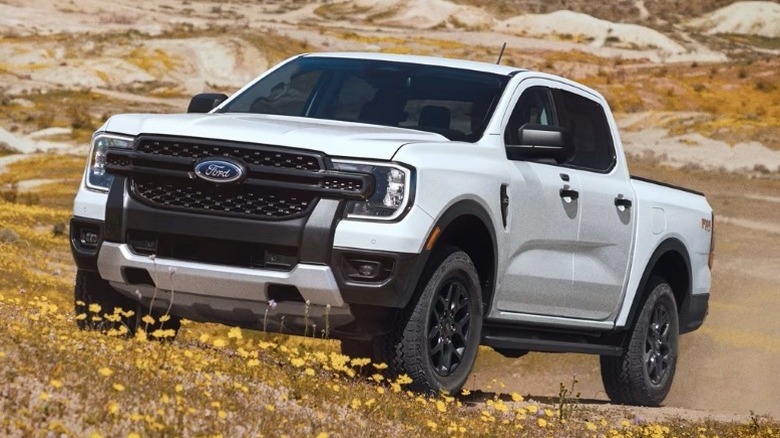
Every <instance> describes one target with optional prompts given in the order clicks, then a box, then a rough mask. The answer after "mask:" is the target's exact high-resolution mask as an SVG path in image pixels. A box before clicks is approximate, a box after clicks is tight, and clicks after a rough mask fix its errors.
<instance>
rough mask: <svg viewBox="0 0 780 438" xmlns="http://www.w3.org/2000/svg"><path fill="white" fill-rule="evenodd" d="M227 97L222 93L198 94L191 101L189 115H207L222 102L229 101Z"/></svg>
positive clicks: (188, 108)
mask: <svg viewBox="0 0 780 438" xmlns="http://www.w3.org/2000/svg"><path fill="white" fill-rule="evenodd" d="M227 98H228V97H227V95H225V94H222V93H201V94H196V95H195V96H193V97H192V100H190V105H189V106H188V107H187V112H188V113H207V112H209V111H211V110H213V109H214V108H216V107H217V106H219V104H221V103H222V102H224V101H226V100H227Z"/></svg>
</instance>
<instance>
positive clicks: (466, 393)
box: [460, 388, 471, 396]
mask: <svg viewBox="0 0 780 438" xmlns="http://www.w3.org/2000/svg"><path fill="white" fill-rule="evenodd" d="M460 394H461V395H464V396H466V395H469V394H471V391H469V390H468V389H466V388H463V389H462V390H461V391H460Z"/></svg>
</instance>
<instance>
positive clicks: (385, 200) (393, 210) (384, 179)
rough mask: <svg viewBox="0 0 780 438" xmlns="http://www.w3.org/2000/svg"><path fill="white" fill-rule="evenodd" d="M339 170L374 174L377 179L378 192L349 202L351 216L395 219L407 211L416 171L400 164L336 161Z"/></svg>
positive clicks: (376, 189)
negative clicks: (363, 199) (362, 199)
mask: <svg viewBox="0 0 780 438" xmlns="http://www.w3.org/2000/svg"><path fill="white" fill-rule="evenodd" d="M333 167H334V168H335V169H336V170H341V171H345V172H360V173H370V174H372V175H373V176H374V180H375V182H376V184H375V187H374V193H373V194H372V195H371V196H370V197H369V198H368V199H366V200H365V201H349V202H348V203H347V217H350V218H359V219H374V220H386V221H389V220H393V219H396V218H398V217H399V216H401V215H402V214H403V213H404V212H405V211H406V206H407V205H408V204H409V198H410V197H411V190H412V187H411V185H412V170H410V169H407V168H406V167H403V166H400V165H398V164H395V163H392V164H389V163H388V164H384V163H383V164H377V163H367V162H359V161H337V160H333Z"/></svg>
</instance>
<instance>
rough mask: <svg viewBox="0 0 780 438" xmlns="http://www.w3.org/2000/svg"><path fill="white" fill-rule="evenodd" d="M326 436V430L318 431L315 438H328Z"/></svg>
mask: <svg viewBox="0 0 780 438" xmlns="http://www.w3.org/2000/svg"><path fill="white" fill-rule="evenodd" d="M328 436H329V435H328V433H327V432H320V433H318V434H317V438H328Z"/></svg>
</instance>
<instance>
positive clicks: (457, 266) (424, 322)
mask: <svg viewBox="0 0 780 438" xmlns="http://www.w3.org/2000/svg"><path fill="white" fill-rule="evenodd" d="M422 278H423V279H427V281H426V282H425V283H424V284H422V285H421V287H423V289H422V291H421V293H420V294H419V298H418V299H417V301H416V303H414V304H413V306H414V307H412V308H410V309H409V311H408V312H406V316H405V318H403V320H402V321H401V323H400V324H398V325H397V326H396V329H395V331H394V332H393V333H391V335H390V336H388V337H387V339H386V341H385V343H384V345H383V347H384V348H381V349H382V350H383V351H384V354H383V356H385V358H386V359H388V360H387V362H388V364H390V365H391V366H392V370H393V372H394V374H403V373H405V374H408V375H409V376H410V377H411V378H412V380H413V381H414V383H413V386H414V387H415V389H418V390H421V391H424V392H431V393H438V392H440V391H444V392H447V393H454V392H457V391H459V390H460V388H461V387H463V384H464V383H466V379H467V378H468V376H469V374H470V373H471V369H472V367H473V366H474V361H475V359H476V357H477V351H478V348H479V342H480V336H481V331H482V299H481V292H480V287H479V277H478V276H477V271H476V268H475V267H474V263H473V262H472V261H471V258H469V256H468V255H467V254H466V253H465V252H463V251H460V250H459V249H458V248H454V247H446V248H442V249H440V250H439V251H437V252H436V253H434V254H433V255H432V258H431V262H430V264H429V266H428V268H427V269H426V273H425V274H424V275H423V277H422ZM424 281H425V280H424Z"/></svg>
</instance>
